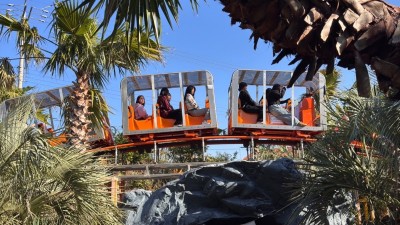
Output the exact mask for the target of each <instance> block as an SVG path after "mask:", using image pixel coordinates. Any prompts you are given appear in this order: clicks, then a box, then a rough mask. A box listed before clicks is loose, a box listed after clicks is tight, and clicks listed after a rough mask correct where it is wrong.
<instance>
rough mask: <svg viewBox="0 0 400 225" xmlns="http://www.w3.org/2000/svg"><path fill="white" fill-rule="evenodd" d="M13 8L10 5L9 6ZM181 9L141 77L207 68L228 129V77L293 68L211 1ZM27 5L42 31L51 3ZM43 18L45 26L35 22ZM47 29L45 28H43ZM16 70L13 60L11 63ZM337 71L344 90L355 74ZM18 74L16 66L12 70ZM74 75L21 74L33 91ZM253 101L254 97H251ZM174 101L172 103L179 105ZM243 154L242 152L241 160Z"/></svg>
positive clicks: (5, 53) (113, 100) (10, 50)
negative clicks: (159, 59)
mask: <svg viewBox="0 0 400 225" xmlns="http://www.w3.org/2000/svg"><path fill="white" fill-rule="evenodd" d="M11 2H12V3H13V4H15V5H14V6H13V7H10V6H8V5H7V4H8V3H11ZM181 2H182V4H183V11H181V12H180V14H179V21H178V24H174V26H173V29H171V28H170V27H169V26H168V25H167V23H163V31H162V36H161V43H162V44H163V45H164V46H167V47H169V48H170V50H169V51H168V52H166V53H165V55H164V56H165V62H164V64H160V63H150V64H149V65H147V67H145V68H143V69H142V71H141V74H157V73H165V72H179V71H193V70H208V71H210V72H211V73H212V74H213V76H214V84H215V86H216V88H215V95H216V96H217V97H216V104H217V117H218V123H219V127H220V128H222V129H225V128H226V127H227V117H226V111H227V107H228V106H227V91H228V86H229V82H230V78H231V75H232V73H233V72H234V71H235V70H236V69H266V70H293V69H294V67H293V66H288V65H287V62H288V60H287V59H284V60H282V61H281V62H280V63H279V64H278V65H271V62H272V60H273V58H272V50H271V46H272V45H271V44H270V43H268V44H266V43H264V42H263V41H259V43H258V47H257V49H256V50H254V49H253V41H252V40H249V37H250V31H249V30H242V29H241V28H239V27H238V24H236V25H233V26H231V25H230V23H231V22H230V17H229V16H228V14H227V13H225V12H223V11H222V5H221V4H220V3H219V1H213V0H210V1H208V2H207V3H204V2H203V1H200V7H199V12H198V13H197V14H196V13H194V12H193V11H192V10H191V8H190V5H189V3H188V2H189V1H181ZM22 4H23V1H22V0H13V1H11V0H10V1H9V2H6V1H2V3H0V13H5V10H6V9H12V11H13V12H14V15H16V16H18V15H21V9H22ZM28 4H29V5H30V6H35V8H34V9H33V14H32V21H33V22H34V24H35V25H36V26H38V27H39V28H40V29H46V26H47V24H48V22H49V21H50V19H48V18H47V19H46V18H45V17H42V15H45V16H46V15H47V16H48V17H50V15H49V14H46V13H45V11H43V10H41V9H42V8H44V7H46V6H48V5H51V4H52V1H50V0H28ZM39 20H44V21H45V22H40V21H39ZM47 30H48V28H47ZM0 47H1V49H2V51H1V53H0V57H10V58H13V57H18V56H17V54H16V50H15V49H16V48H15V44H14V42H13V41H10V42H9V43H7V42H6V40H5V39H4V38H2V39H1V42H0ZM14 63H15V66H17V65H18V62H17V61H15V62H14ZM338 69H340V70H341V71H342V73H343V77H342V83H341V88H342V89H346V88H349V87H350V86H351V85H352V84H353V82H354V77H355V74H354V72H353V71H347V70H346V69H343V68H338ZM16 70H17V68H16ZM73 79H74V76H73V75H71V74H67V75H66V76H64V77H62V78H59V77H58V76H51V75H48V74H46V75H45V74H43V73H42V72H41V71H40V66H39V67H35V66H34V65H30V67H29V69H28V70H27V71H26V77H25V82H24V86H28V85H29V86H35V87H36V90H38V91H40V90H46V89H52V88H56V87H60V86H65V85H69V84H70V82H71V80H73ZM121 79H122V77H117V78H115V79H112V80H111V82H110V84H109V85H107V87H106V89H105V90H104V95H105V97H106V99H107V101H108V103H109V104H110V106H111V107H112V108H113V114H111V115H110V120H111V124H112V125H113V126H116V127H121V121H122V120H121V114H120V113H119V112H120V110H121V106H120V95H119V83H120V80H121ZM253 97H255V94H254V95H253ZM177 101H178V100H176V102H173V104H175V106H176V107H177V105H178V102H177ZM210 149H214V151H221V152H222V151H226V152H228V153H233V152H234V150H238V147H237V146H235V147H234V146H213V147H210ZM243 154H244V150H241V154H240V155H241V156H242V155H243Z"/></svg>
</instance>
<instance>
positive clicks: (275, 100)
mask: <svg viewBox="0 0 400 225" xmlns="http://www.w3.org/2000/svg"><path fill="white" fill-rule="evenodd" d="M285 92H286V87H284V86H282V85H280V84H274V86H272V90H271V91H270V92H269V94H268V96H267V101H268V110H269V112H270V113H271V114H272V115H274V116H275V117H276V118H278V119H280V120H282V122H283V123H285V124H288V125H291V124H292V115H291V114H290V113H289V112H288V111H287V110H286V109H284V108H283V107H282V106H281V104H284V103H287V102H288V101H289V100H290V99H289V98H288V99H286V100H284V101H281V98H282V97H283V96H284V95H285ZM294 125H296V126H307V124H305V123H303V122H300V120H299V119H297V118H296V117H294Z"/></svg>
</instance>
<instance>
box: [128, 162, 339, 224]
mask: <svg viewBox="0 0 400 225" xmlns="http://www.w3.org/2000/svg"><path fill="white" fill-rule="evenodd" d="M301 177H302V174H301V173H300V172H299V171H298V170H297V169H296V166H295V163H294V162H293V161H292V160H290V159H286V158H282V159H279V160H276V161H261V162H249V161H236V162H230V163H226V164H221V165H210V166H206V167H201V168H198V169H193V170H191V171H188V172H186V173H185V174H183V175H182V176H181V177H180V178H179V179H178V180H174V181H172V182H170V183H168V184H167V185H165V186H164V187H162V188H161V189H159V190H156V191H155V192H153V193H151V192H148V191H144V190H135V191H131V192H129V193H127V194H126V195H125V203H126V206H127V207H130V208H131V210H129V212H128V217H127V220H126V224H127V225H145V224H146V225H150V224H154V225H155V224H157V225H161V224H163V225H166V224H178V225H197V224H208V225H210V224H219V225H222V224H230V225H235V224H244V223H246V222H250V221H254V220H255V221H256V224H269V225H274V224H277V225H280V224H286V223H287V222H288V218H289V215H290V214H291V212H292V211H293V207H295V206H294V205H288V203H289V198H290V193H291V188H290V187H289V186H288V185H287V184H288V183H292V182H296V181H299V179H301ZM334 220H335V219H334ZM336 220H337V223H336V222H332V223H330V224H346V222H345V221H346V218H342V217H340V218H339V219H337V218H336ZM297 223H298V221H292V222H291V224H290V225H295V224H297Z"/></svg>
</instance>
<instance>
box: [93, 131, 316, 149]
mask: <svg viewBox="0 0 400 225" xmlns="http://www.w3.org/2000/svg"><path fill="white" fill-rule="evenodd" d="M251 139H253V140H254V142H255V143H274V144H279V143H281V144H289V145H290V144H295V143H299V142H300V141H303V142H305V143H306V142H308V143H311V142H315V141H316V139H315V138H311V137H305V138H301V137H288V136H280V135H262V136H245V135H234V136H233V135H215V136H206V137H186V138H169V139H162V140H149V141H142V142H131V143H127V144H120V145H114V146H108V147H103V148H96V149H91V150H88V151H89V152H94V153H99V152H110V151H114V150H116V149H118V150H132V149H135V148H136V147H146V146H147V147H152V146H154V144H155V143H156V144H157V145H160V146H161V145H165V146H177V145H189V144H197V143H201V142H202V141H204V142H205V143H206V144H243V143H245V142H249V141H250V140H251Z"/></svg>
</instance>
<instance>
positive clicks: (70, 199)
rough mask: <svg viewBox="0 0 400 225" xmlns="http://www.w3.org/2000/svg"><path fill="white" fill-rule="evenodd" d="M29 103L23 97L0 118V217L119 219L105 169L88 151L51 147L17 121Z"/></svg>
mask: <svg viewBox="0 0 400 225" xmlns="http://www.w3.org/2000/svg"><path fill="white" fill-rule="evenodd" d="M31 108H32V105H31V101H25V100H22V101H21V102H19V103H18V104H16V107H15V108H14V109H12V110H11V111H10V113H9V114H8V117H6V118H5V119H3V120H2V121H1V123H0V170H1V171H2V172H1V173H0V189H1V190H2V191H1V192H0V223H1V224H13V225H14V224H71V225H72V224H121V219H122V217H121V212H120V211H119V210H118V209H117V208H116V207H115V206H113V204H112V203H111V198H110V196H109V194H108V191H107V187H106V184H107V183H108V182H109V177H108V172H107V170H106V169H105V168H104V167H103V166H101V165H100V164H98V163H97V162H96V161H95V160H94V159H93V157H92V155H91V154H86V153H85V154H84V153H80V152H79V150H77V149H74V148H62V147H51V146H50V145H49V144H48V142H47V140H46V139H44V138H43V135H41V133H40V132H39V131H38V130H37V129H35V128H32V127H27V126H26V124H24V123H23V122H21V121H26V120H27V118H28V116H29V114H30V113H31Z"/></svg>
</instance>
